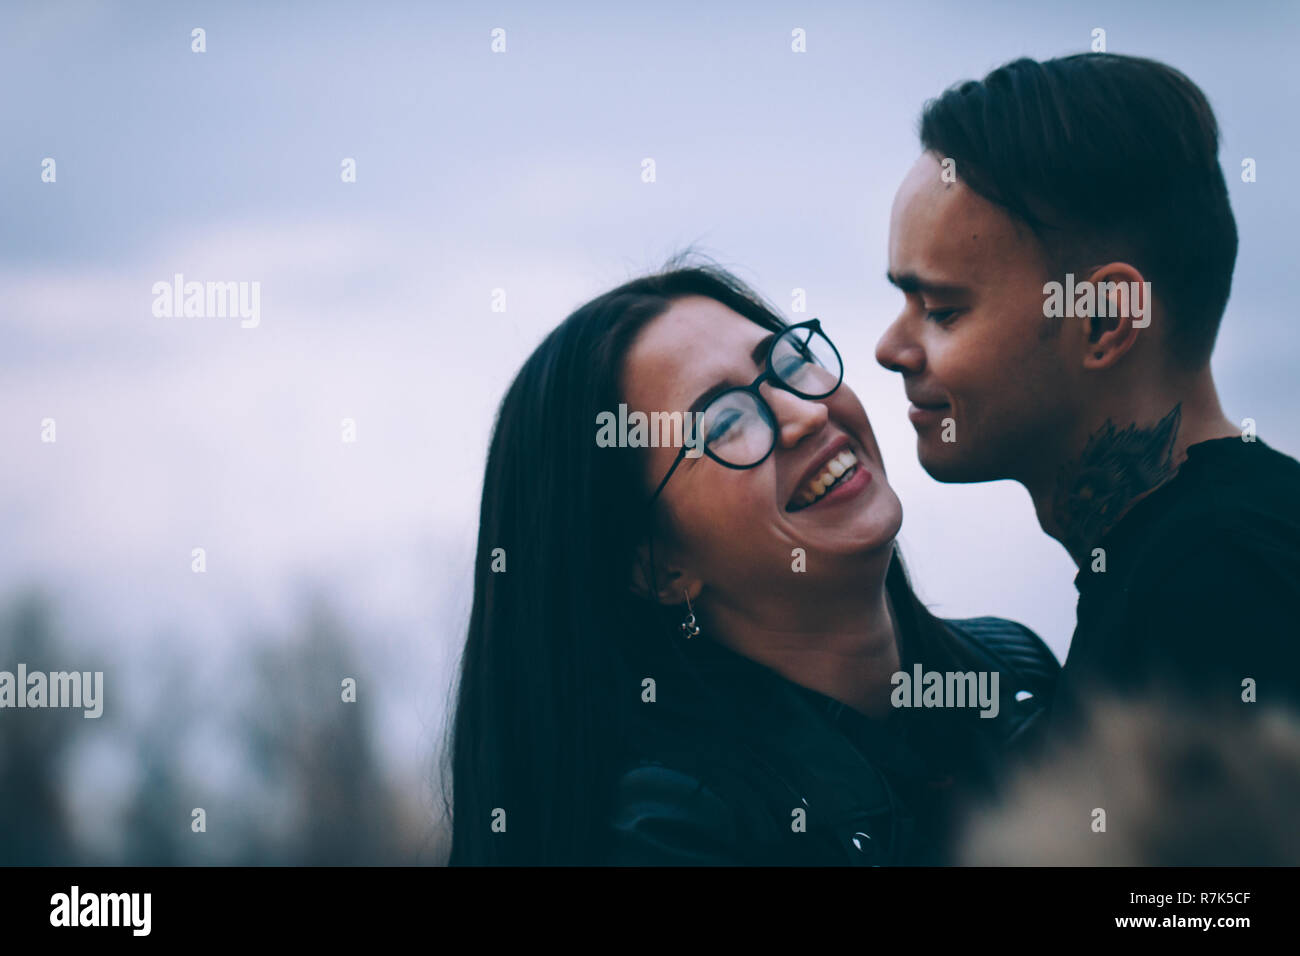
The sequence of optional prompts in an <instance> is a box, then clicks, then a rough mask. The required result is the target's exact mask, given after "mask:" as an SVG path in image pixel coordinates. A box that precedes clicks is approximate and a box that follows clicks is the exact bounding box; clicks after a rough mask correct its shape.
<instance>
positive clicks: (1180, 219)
mask: <svg viewBox="0 0 1300 956" xmlns="http://www.w3.org/2000/svg"><path fill="white" fill-rule="evenodd" d="M920 132H921V145H922V147H923V148H924V149H925V150H927V151H929V152H932V153H934V154H935V155H936V156H938V157H939V158H940V159H941V160H942V159H945V158H951V159H953V160H954V161H955V163H956V175H957V178H958V180H959V181H962V182H964V183H966V185H967V186H969V187H970V188H971V189H972V190H974V191H975V192H976V193H978V194H979V195H981V196H983V197H984V198H985V199H988V200H989V201H991V202H994V203H997V204H998V205H1000V206H1001V207H1003V208H1004V209H1005V210H1007V211H1008V212H1009V213H1011V214H1012V216H1014V217H1016V218H1017V219H1019V220H1021V221H1022V222H1024V223H1025V224H1026V225H1028V226H1029V228H1030V229H1031V230H1032V231H1033V232H1034V234H1035V235H1036V236H1037V237H1038V240H1039V242H1040V243H1041V244H1042V247H1043V249H1044V251H1045V253H1046V255H1047V258H1048V261H1049V263H1050V265H1051V268H1052V269H1054V270H1059V271H1060V272H1061V273H1062V275H1061V277H1060V279H1058V281H1063V279H1064V273H1066V272H1072V273H1074V275H1075V276H1076V278H1077V279H1078V280H1080V281H1082V278H1083V276H1084V275H1086V274H1087V271H1088V270H1089V269H1091V268H1094V267H1096V266H1100V265H1104V264H1105V263H1107V262H1127V263H1129V264H1130V265H1132V266H1133V267H1134V268H1136V269H1138V270H1139V271H1140V272H1141V273H1142V275H1143V277H1144V278H1145V279H1146V280H1147V281H1149V282H1151V284H1152V289H1151V291H1152V295H1153V296H1154V297H1155V298H1156V299H1157V300H1158V301H1160V302H1161V303H1162V305H1163V306H1164V312H1165V314H1166V316H1167V320H1168V322H1169V330H1168V332H1169V338H1168V341H1169V343H1170V349H1171V352H1172V354H1173V356H1174V357H1175V358H1176V359H1177V360H1178V361H1180V362H1181V363H1182V364H1184V365H1186V366H1189V367H1194V368H1199V367H1201V366H1202V365H1204V364H1205V363H1206V362H1208V361H1209V358H1210V353H1211V352H1212V351H1213V349H1214V340H1215V336H1216V335H1217V334H1218V330H1219V322H1220V320H1221V319H1222V318H1223V310H1224V307H1225V306H1226V305H1227V302H1228V291H1229V289H1230V288H1231V285H1232V269H1233V265H1234V264H1235V263H1236V259H1237V225H1236V222H1235V221H1234V220H1233V216H1232V207H1231V205H1230V204H1229V202H1228V188H1227V184H1226V182H1225V181H1224V177H1223V169H1222V168H1221V167H1220V166H1219V159H1218V153H1219V127H1218V123H1217V122H1216V120H1215V118H1214V112H1213V110H1211V109H1210V104H1209V103H1208V102H1207V101H1206V99H1205V95H1204V94H1203V93H1202V92H1201V91H1200V89H1198V88H1197V86H1196V84H1195V83H1193V82H1192V81H1191V80H1189V79H1188V78H1187V77H1186V76H1184V75H1183V74H1182V73H1180V72H1179V71H1178V70H1175V69H1174V68H1173V67H1170V66H1166V65H1165V64H1163V63H1157V62H1156V61H1154V60H1148V59H1143V58H1141V57H1133V56H1120V55H1117V54H1112V53H1084V54H1078V55H1075V56H1067V57H1062V58H1059V59H1055V60H1047V61H1046V62H1043V63H1039V62H1037V61H1035V60H1030V59H1020V60H1015V61H1013V62H1011V63H1007V64H1006V65H1004V66H1001V67H999V68H998V69H996V70H994V71H993V72H992V73H990V74H989V75H988V76H986V77H985V78H984V79H983V80H968V81H966V82H964V83H960V84H957V85H956V86H953V87H951V88H950V89H949V90H947V91H946V92H945V93H944V94H943V95H942V96H940V97H939V98H938V99H935V100H931V101H930V102H928V103H926V105H925V109H924V111H923V112H922V115H921V131H920Z"/></svg>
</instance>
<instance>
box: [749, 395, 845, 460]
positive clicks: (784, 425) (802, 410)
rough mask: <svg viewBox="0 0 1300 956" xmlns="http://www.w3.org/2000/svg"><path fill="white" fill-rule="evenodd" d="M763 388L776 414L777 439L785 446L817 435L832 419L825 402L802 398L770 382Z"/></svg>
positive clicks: (792, 445) (787, 446)
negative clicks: (774, 386)
mask: <svg viewBox="0 0 1300 956" xmlns="http://www.w3.org/2000/svg"><path fill="white" fill-rule="evenodd" d="M763 388H764V391H765V394H764V396H763V397H764V398H765V399H766V400H767V404H768V405H769V406H770V407H771V409H772V413H773V414H774V415H775V416H776V424H777V440H778V442H779V443H780V444H781V447H783V448H792V447H794V446H795V445H797V444H799V442H801V441H803V439H804V438H806V437H808V436H809V435H815V434H816V433H817V432H819V431H821V430H822V429H823V428H825V427H826V422H827V421H829V420H830V409H828V408H827V407H826V405H825V403H823V402H820V401H817V400H816V399H811V398H800V397H799V396H798V395H796V394H794V393H793V392H787V391H786V390H785V389H783V388H773V387H772V386H771V385H770V384H768V385H765V386H763Z"/></svg>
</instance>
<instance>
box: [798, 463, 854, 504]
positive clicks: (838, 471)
mask: <svg viewBox="0 0 1300 956" xmlns="http://www.w3.org/2000/svg"><path fill="white" fill-rule="evenodd" d="M857 465H858V457H857V455H855V454H853V451H852V449H849V448H846V449H844V450H843V451H842V452H840V453H839V454H838V455H836V456H835V457H834V458H832V459H831V460H830V461H828V462H827V463H826V467H825V468H823V469H822V473H821V474H820V475H818V476H817V477H816V478H814V479H812V481H810V482H808V484H806V485H804V486H803V487H802V488H800V489H799V491H798V492H797V493H796V494H795V496H794V503H795V504H796V505H797V506H798V508H806V507H808V506H809V505H810V504H813V503H815V502H816V501H817V500H818V499H820V498H822V497H824V496H825V495H826V493H827V492H828V491H830V490H831V488H833V487H834V486H835V485H836V484H838V483H839V482H840V481H841V480H842V479H843V478H845V477H850V476H852V474H853V473H854V472H855V471H857ZM796 510H797V509H796Z"/></svg>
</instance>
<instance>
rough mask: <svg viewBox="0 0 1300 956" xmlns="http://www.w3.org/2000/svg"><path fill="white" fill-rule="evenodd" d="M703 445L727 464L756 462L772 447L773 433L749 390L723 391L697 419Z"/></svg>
mask: <svg viewBox="0 0 1300 956" xmlns="http://www.w3.org/2000/svg"><path fill="white" fill-rule="evenodd" d="M700 430H701V432H702V433H703V435H704V447H705V448H707V449H708V451H709V452H710V453H711V454H713V455H716V456H717V457H719V458H721V459H722V460H723V461H725V462H727V463H728V464H730V465H741V466H745V465H755V464H758V462H760V461H762V460H763V457H764V456H765V455H766V454H767V453H768V452H769V451H771V450H772V442H773V439H774V437H775V434H776V433H775V432H774V431H773V430H772V424H771V422H770V421H768V416H767V412H766V411H764V409H763V407H762V406H761V405H759V403H758V400H757V399H756V398H755V397H754V394H753V393H752V392H742V391H736V392H724V393H723V394H721V395H719V396H718V397H717V398H715V399H714V400H713V401H712V402H710V403H709V406H708V408H706V409H705V410H704V417H703V418H702V419H701V420H700Z"/></svg>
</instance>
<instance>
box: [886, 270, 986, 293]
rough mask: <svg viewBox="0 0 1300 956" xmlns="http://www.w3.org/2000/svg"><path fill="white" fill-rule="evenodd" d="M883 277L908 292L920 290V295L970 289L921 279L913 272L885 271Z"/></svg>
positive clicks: (964, 291) (961, 291) (965, 291)
mask: <svg viewBox="0 0 1300 956" xmlns="http://www.w3.org/2000/svg"><path fill="white" fill-rule="evenodd" d="M885 278H886V279H888V280H889V283H890V285H893V286H895V287H896V288H898V289H899V290H901V291H903V292H906V293H908V294H911V293H913V292H920V293H921V294H922V295H962V294H964V293H967V292H969V291H970V290H969V289H968V288H966V286H964V285H956V284H954V283H951V282H933V281H931V280H929V279H922V278H921V277H920V276H919V275H917V274H916V273H915V272H903V273H900V274H898V275H894V274H893V273H892V272H886V273H885Z"/></svg>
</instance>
